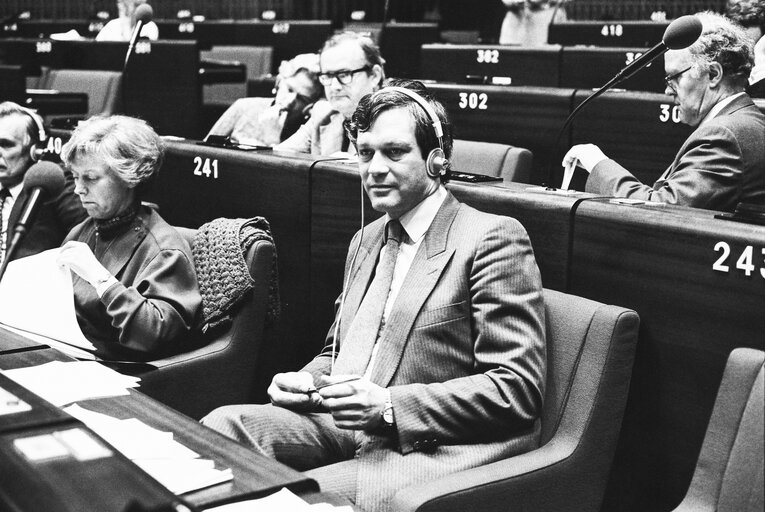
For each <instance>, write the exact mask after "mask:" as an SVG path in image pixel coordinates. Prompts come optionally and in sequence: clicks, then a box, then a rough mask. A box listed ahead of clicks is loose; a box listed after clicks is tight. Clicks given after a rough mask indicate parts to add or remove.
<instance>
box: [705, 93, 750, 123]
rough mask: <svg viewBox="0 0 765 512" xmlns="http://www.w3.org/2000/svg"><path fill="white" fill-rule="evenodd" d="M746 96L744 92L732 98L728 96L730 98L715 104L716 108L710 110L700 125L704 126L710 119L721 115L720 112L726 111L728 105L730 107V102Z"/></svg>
mask: <svg viewBox="0 0 765 512" xmlns="http://www.w3.org/2000/svg"><path fill="white" fill-rule="evenodd" d="M744 94H745V93H744V91H741V92H739V93H737V94H733V95H731V96H728V97H727V98H725V99H722V100H720V101H718V102H717V103H716V104H715V106H714V107H712V108H711V109H710V110H709V113H708V114H707V115H706V117H705V118H704V120H703V121H701V123H700V124H704V123H706V122H707V121H709V120H710V119H712V118H714V117H715V116H717V114H719V113H720V111H721V110H722V109H724V108H725V107H726V106H727V105H728V104H729V103H730V102H732V101H733V100H735V99H736V98H738V97H739V96H743V95H744Z"/></svg>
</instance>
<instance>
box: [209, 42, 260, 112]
mask: <svg viewBox="0 0 765 512" xmlns="http://www.w3.org/2000/svg"><path fill="white" fill-rule="evenodd" d="M273 53H274V51H273V48H271V47H270V46H213V47H212V48H211V49H209V50H203V51H201V52H199V57H200V59H202V60H204V59H218V60H231V61H237V62H241V63H242V64H244V65H245V66H247V80H253V79H256V78H258V77H260V76H263V75H267V74H268V73H270V72H271V67H272V60H273ZM202 89H203V90H202V95H203V101H204V103H221V104H225V105H230V104H232V103H233V102H234V101H236V100H237V99H239V98H244V97H245V96H247V83H246V82H244V83H241V84H236V83H234V84H231V83H226V84H205V85H204V87H203V88H202ZM269 92H270V91H269ZM269 96H271V94H269Z"/></svg>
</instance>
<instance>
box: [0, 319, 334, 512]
mask: <svg viewBox="0 0 765 512" xmlns="http://www.w3.org/2000/svg"><path fill="white" fill-rule="evenodd" d="M8 334H9V333H8V332H7V331H5V330H0V353H1V352H2V349H3V348H4V347H5V344H6V340H9V339H12V338H13V336H8ZM71 360H72V359H71V358H69V357H68V356H66V355H63V354H61V353H60V352H58V351H57V350H54V349H51V348H45V347H42V348H39V349H37V350H26V351H22V352H13V353H3V354H1V355H0V368H2V369H11V368H20V367H25V366H31V365H35V364H43V363H46V362H50V361H71ZM78 403H79V404H80V405H82V406H83V407H85V408H87V409H91V410H94V411H97V412H100V413H104V414H108V415H110V416H113V417H117V418H120V419H124V418H138V419H139V420H141V421H143V422H144V423H146V424H148V425H150V426H151V427H153V428H156V429H159V430H162V431H171V432H173V434H174V436H175V439H176V440H177V441H178V442H180V443H181V444H183V445H185V446H187V447H188V448H190V449H192V450H194V451H195V452H197V453H199V454H200V456H201V457H202V458H206V459H211V460H213V461H215V464H216V467H219V468H221V469H223V468H230V469H231V471H232V473H233V475H234V479H233V480H232V481H229V482H226V483H223V484H219V485H216V486H213V487H209V488H206V489H201V490H198V491H195V492H191V493H187V494H184V495H183V498H184V499H186V500H188V501H189V502H190V503H192V504H194V505H197V506H209V505H212V504H216V503H222V502H227V501H235V500H241V499H245V498H248V497H255V496H258V495H264V494H267V493H268V492H270V491H272V490H276V489H279V488H281V487H288V488H289V489H290V490H292V491H293V492H295V493H296V494H304V493H307V494H310V496H308V499H309V500H314V501H316V500H321V501H330V502H335V503H337V498H335V497H333V496H327V495H324V494H318V495H317V491H318V485H317V484H316V482H314V481H313V480H310V479H308V478H306V477H305V476H304V475H303V474H302V473H299V472H297V471H294V470H292V469H290V468H288V467H287V466H284V465H283V464H280V463H278V462H276V461H274V460H272V459H269V458H267V457H265V456H263V455H260V454H258V453H255V452H254V451H252V450H250V449H248V448H246V447H245V446H243V445H241V444H239V443H237V442H235V441H233V440H231V439H229V438H227V437H225V436H223V435H221V434H219V433H218V432H215V431H213V430H211V429H209V428H207V427H205V426H203V425H201V424H199V423H197V422H196V421H194V420H192V419H191V418H189V417H188V416H184V415H183V414H181V413H179V412H176V411H174V410H172V409H170V408H168V407H167V406H165V405H163V404H161V403H160V402H157V401H156V400H154V399H152V398H149V397H148V396H146V395H144V394H142V393H140V392H136V391H133V390H131V391H130V395H129V396H122V397H110V398H100V399H95V400H86V401H82V402H78Z"/></svg>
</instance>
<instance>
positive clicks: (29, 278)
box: [0, 249, 95, 359]
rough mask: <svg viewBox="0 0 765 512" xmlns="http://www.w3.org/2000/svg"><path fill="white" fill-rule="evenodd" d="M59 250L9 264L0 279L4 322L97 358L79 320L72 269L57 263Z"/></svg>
mask: <svg viewBox="0 0 765 512" xmlns="http://www.w3.org/2000/svg"><path fill="white" fill-rule="evenodd" d="M59 250H60V249H50V250H47V251H44V252H41V253H39V254H35V255H33V256H27V257H26V258H20V259H18V260H14V261H11V262H10V263H9V264H8V267H7V268H6V271H5V275H4V276H3V279H2V281H0V323H1V324H3V325H4V326H6V327H9V328H11V330H12V331H14V332H16V333H18V334H21V335H22V336H26V337H28V338H31V339H33V340H34V341H38V342H40V343H43V344H46V345H51V346H54V347H55V348H57V349H60V350H62V351H63V352H65V353H68V354H69V355H72V356H74V357H77V358H78V359H95V356H94V355H93V354H92V353H91V352H89V351H93V350H95V347H94V346H93V344H92V343H91V342H90V341H88V339H87V338H86V337H85V335H83V334H82V330H81V329H80V326H79V324H78V323H77V317H76V315H75V311H74V292H73V289H72V276H71V271H70V270H69V269H68V268H64V267H61V266H59V265H58V264H57V263H56V258H57V256H58V253H59Z"/></svg>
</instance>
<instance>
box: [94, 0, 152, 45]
mask: <svg viewBox="0 0 765 512" xmlns="http://www.w3.org/2000/svg"><path fill="white" fill-rule="evenodd" d="M145 3H146V0H117V17H116V18H114V19H113V20H110V21H109V22H108V23H107V24H106V25H104V28H102V29H101V30H100V31H99V32H98V34H97V35H96V41H125V42H127V41H130V38H131V36H132V35H133V29H134V28H135V24H136V19H135V10H136V9H137V8H138V6H139V5H141V4H145ZM140 36H141V37H145V38H148V39H151V40H152V41H156V40H157V39H159V28H158V27H157V24H156V23H154V22H153V21H150V22H148V23H146V24H144V26H143V28H142V29H141V34H140Z"/></svg>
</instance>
